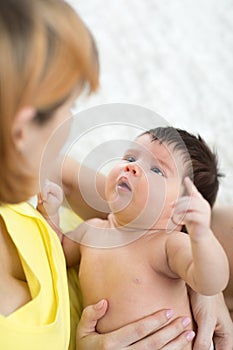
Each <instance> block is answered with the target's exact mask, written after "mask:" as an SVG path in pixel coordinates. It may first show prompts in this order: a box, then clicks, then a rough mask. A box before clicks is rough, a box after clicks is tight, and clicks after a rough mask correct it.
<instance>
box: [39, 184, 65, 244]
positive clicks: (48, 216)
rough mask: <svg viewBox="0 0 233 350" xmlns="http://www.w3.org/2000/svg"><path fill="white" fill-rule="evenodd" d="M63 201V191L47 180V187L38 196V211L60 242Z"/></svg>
mask: <svg viewBox="0 0 233 350" xmlns="http://www.w3.org/2000/svg"><path fill="white" fill-rule="evenodd" d="M62 201H63V191H62V188H61V187H60V186H58V185H57V184H56V183H55V182H52V181H49V180H46V182H45V186H44V188H43V189H42V191H41V193H40V194H39V195H38V204H37V210H38V211H39V212H40V213H41V214H42V215H43V217H44V218H45V220H46V221H47V222H48V223H49V225H50V226H51V227H52V228H53V229H54V231H55V232H56V233H57V235H58V237H59V239H60V241H61V240H62V233H61V231H60V228H59V208H60V206H61V204H62Z"/></svg>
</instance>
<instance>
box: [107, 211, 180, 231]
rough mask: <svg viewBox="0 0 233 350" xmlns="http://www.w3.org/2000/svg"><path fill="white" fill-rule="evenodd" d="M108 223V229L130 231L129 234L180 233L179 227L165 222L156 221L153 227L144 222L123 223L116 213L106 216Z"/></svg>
mask: <svg viewBox="0 0 233 350" xmlns="http://www.w3.org/2000/svg"><path fill="white" fill-rule="evenodd" d="M108 221H109V224H110V227H112V228H116V229H118V230H121V231H125V232H126V231H128V232H129V231H131V232H138V233H140V232H141V233H146V232H147V231H148V232H151V233H152V232H153V231H154V232H158V231H166V232H167V233H171V232H172V231H181V226H174V225H173V224H172V225H169V224H168V223H167V222H165V223H164V222H161V221H157V222H156V223H155V224H154V225H151V226H150V225H147V223H144V222H138V221H136V220H135V221H131V222H126V221H123V220H122V218H119V216H118V215H117V214H116V213H110V214H109V215H108Z"/></svg>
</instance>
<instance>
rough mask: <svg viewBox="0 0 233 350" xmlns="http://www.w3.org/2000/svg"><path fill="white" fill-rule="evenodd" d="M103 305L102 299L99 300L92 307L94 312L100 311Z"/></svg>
mask: <svg viewBox="0 0 233 350" xmlns="http://www.w3.org/2000/svg"><path fill="white" fill-rule="evenodd" d="M103 305H104V299H102V300H100V301H99V302H98V303H97V304H95V305H94V308H95V309H96V310H100V309H101V308H102V307H103Z"/></svg>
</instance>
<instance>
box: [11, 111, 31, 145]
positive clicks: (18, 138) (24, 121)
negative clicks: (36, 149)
mask: <svg viewBox="0 0 233 350" xmlns="http://www.w3.org/2000/svg"><path fill="white" fill-rule="evenodd" d="M35 114H36V109H35V108H34V107H30V106H28V107H24V108H23V109H21V110H20V111H19V113H18V114H17V115H16V117H15V120H14V122H13V127H12V138H13V142H14V144H15V147H16V148H17V149H18V150H19V151H20V152H21V151H23V149H24V146H25V145H26V142H25V141H26V139H27V135H28V132H30V128H29V126H30V123H31V121H32V119H33V118H34V116H35Z"/></svg>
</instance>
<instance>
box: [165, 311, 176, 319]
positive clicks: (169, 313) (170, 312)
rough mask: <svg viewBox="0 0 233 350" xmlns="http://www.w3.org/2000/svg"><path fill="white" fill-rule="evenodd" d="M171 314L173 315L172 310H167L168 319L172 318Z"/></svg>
mask: <svg viewBox="0 0 233 350" xmlns="http://www.w3.org/2000/svg"><path fill="white" fill-rule="evenodd" d="M173 315H174V311H173V310H167V312H166V316H167V318H168V319H170V318H172V316H173Z"/></svg>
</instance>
